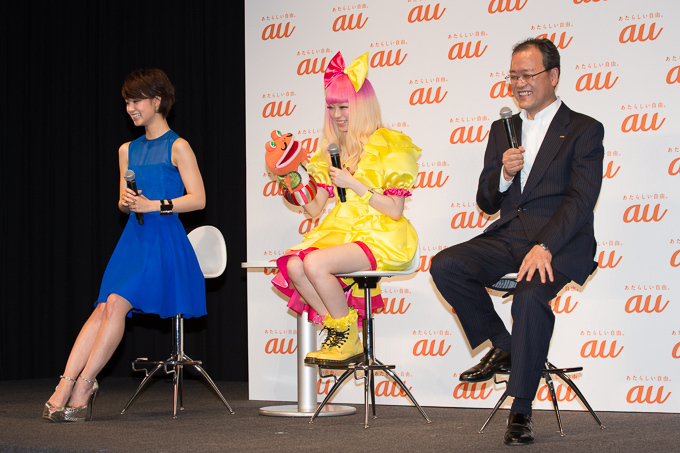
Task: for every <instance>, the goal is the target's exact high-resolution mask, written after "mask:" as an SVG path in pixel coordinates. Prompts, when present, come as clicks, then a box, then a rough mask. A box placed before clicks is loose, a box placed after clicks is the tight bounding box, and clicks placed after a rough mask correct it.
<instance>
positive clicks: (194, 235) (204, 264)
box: [187, 225, 227, 278]
mask: <svg viewBox="0 0 680 453" xmlns="http://www.w3.org/2000/svg"><path fill="white" fill-rule="evenodd" d="M187 236H188V237H189V242H191V245H192V247H193V248H194V252H196V258H198V264H199V265H200V266H201V272H203V276H204V277H205V278H215V277H219V276H220V275H222V272H224V269H226V267H227V244H226V243H225V242H224V236H222V233H221V232H220V230H218V229H217V228H215V227H213V226H210V225H205V226H201V227H198V228H196V229H195V230H192V231H191V232H190V233H189V234H188V235H187Z"/></svg>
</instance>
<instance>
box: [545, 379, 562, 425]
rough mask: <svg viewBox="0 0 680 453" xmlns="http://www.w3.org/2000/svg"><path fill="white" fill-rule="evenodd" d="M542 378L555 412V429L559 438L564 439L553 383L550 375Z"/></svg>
mask: <svg viewBox="0 0 680 453" xmlns="http://www.w3.org/2000/svg"><path fill="white" fill-rule="evenodd" d="M543 378H544V379H545V383H546V385H547V386H548V391H549V392H550V399H551V400H552V404H553V410H554V411H555V417H556V418H557V427H558V428H559V432H560V436H561V437H564V429H563V428H562V417H561V416H560V408H559V406H558V404H557V395H555V383H554V382H553V380H552V377H551V376H550V373H546V372H544V373H543Z"/></svg>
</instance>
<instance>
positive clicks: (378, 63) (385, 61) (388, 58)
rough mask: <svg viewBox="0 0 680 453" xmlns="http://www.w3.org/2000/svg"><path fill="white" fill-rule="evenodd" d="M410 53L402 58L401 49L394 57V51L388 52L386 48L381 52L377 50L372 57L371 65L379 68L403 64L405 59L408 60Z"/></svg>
mask: <svg viewBox="0 0 680 453" xmlns="http://www.w3.org/2000/svg"><path fill="white" fill-rule="evenodd" d="M407 56H408V54H405V55H404V58H401V59H400V57H401V49H397V52H396V53H395V54H394V58H392V51H391V50H389V51H388V52H387V53H385V51H384V50H381V51H380V52H376V53H374V54H373V56H372V57H371V67H372V68H378V67H381V68H382V67H385V66H399V65H401V64H402V63H403V62H404V60H406V57H407Z"/></svg>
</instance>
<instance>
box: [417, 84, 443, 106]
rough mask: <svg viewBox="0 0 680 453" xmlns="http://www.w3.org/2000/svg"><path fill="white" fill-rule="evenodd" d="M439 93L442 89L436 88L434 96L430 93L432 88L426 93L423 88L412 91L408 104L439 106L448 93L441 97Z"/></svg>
mask: <svg viewBox="0 0 680 453" xmlns="http://www.w3.org/2000/svg"><path fill="white" fill-rule="evenodd" d="M441 91H442V87H437V91H436V92H435V93H434V94H433V93H432V87H429V88H428V89H427V92H425V88H418V89H417V90H415V91H413V93H411V98H410V99H409V100H408V102H409V104H411V105H418V104H421V105H422V104H439V103H440V102H442V101H443V100H444V98H445V97H446V95H447V94H448V93H449V92H448V91H446V92H444V94H443V95H442V94H441Z"/></svg>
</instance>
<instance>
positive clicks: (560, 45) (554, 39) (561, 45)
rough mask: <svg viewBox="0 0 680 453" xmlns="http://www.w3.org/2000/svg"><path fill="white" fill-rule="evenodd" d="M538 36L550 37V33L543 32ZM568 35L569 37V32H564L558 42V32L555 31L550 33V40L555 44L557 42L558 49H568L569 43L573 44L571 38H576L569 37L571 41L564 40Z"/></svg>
mask: <svg viewBox="0 0 680 453" xmlns="http://www.w3.org/2000/svg"><path fill="white" fill-rule="evenodd" d="M536 37H537V38H543V39H548V34H547V33H543V34H542V35H538V36H536ZM566 37H567V32H562V34H561V35H560V40H559V42H558V41H557V33H553V34H552V35H550V40H551V41H552V42H553V44H555V47H557V48H558V49H566V48H567V47H568V46H569V44H571V40H572V39H574V38H573V37H569V41H567V42H564V41H565V39H566Z"/></svg>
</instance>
